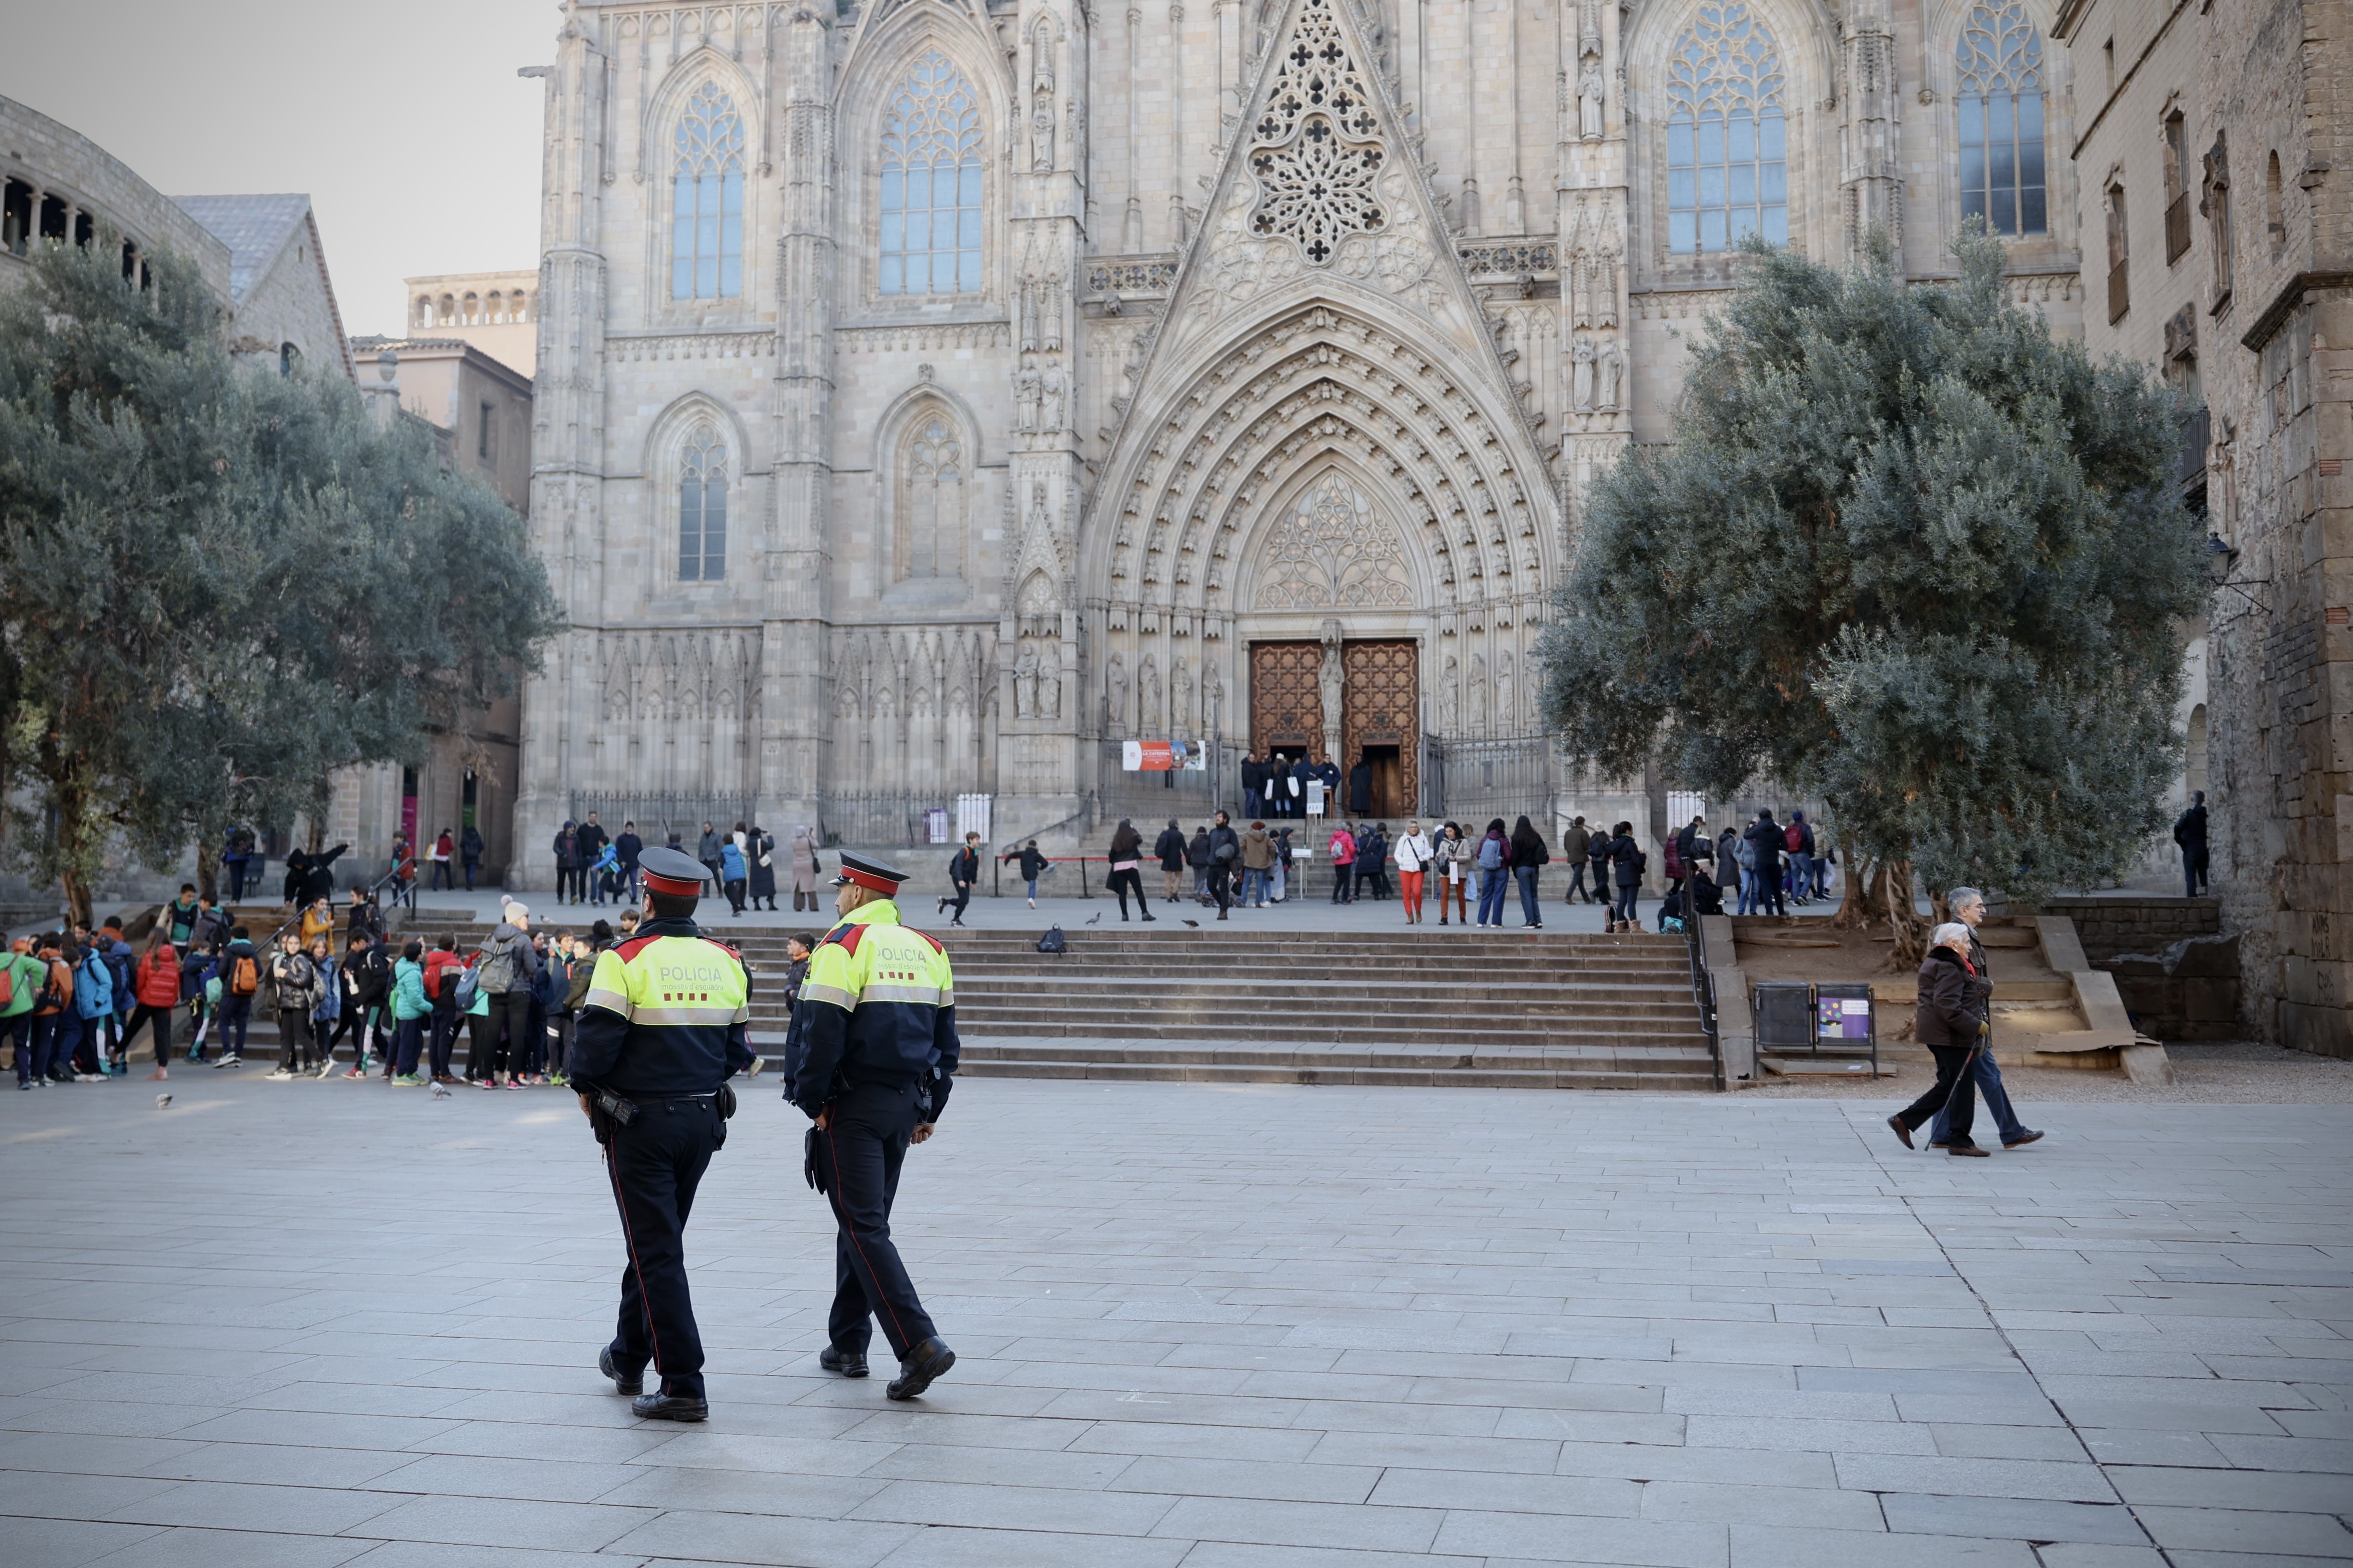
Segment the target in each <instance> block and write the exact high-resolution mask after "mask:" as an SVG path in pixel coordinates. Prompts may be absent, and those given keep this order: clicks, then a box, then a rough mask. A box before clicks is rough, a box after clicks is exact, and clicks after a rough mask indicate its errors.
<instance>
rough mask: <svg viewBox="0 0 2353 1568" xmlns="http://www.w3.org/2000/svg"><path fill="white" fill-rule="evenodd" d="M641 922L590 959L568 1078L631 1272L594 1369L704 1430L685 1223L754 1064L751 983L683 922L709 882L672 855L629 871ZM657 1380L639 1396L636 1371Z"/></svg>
mask: <svg viewBox="0 0 2353 1568" xmlns="http://www.w3.org/2000/svg"><path fill="white" fill-rule="evenodd" d="M638 869H639V870H640V871H641V872H642V873H643V874H644V876H645V882H646V888H647V896H646V906H645V912H646V914H647V916H648V917H649V919H648V920H647V921H646V923H645V924H643V925H641V926H639V927H638V934H637V935H636V936H635V937H634V938H632V939H631V940H629V941H628V942H622V943H620V944H619V945H618V946H616V947H609V948H607V949H606V950H605V951H604V952H601V953H599V954H597V956H596V973H595V977H594V978H593V979H592V980H591V981H590V982H589V985H588V994H587V996H586V999H585V1000H584V1002H583V1004H582V1006H581V1011H580V1021H579V1025H578V1027H577V1029H576V1030H575V1035H574V1041H573V1047H572V1057H571V1062H570V1066H571V1069H572V1072H571V1077H572V1085H573V1087H574V1088H575V1089H577V1090H579V1091H580V1104H581V1108H582V1109H583V1110H586V1111H587V1113H588V1119H589V1121H590V1122H591V1124H592V1125H594V1126H595V1127H596V1141H597V1142H599V1143H601V1144H603V1145H604V1150H605V1173H606V1175H607V1178H608V1179H609V1180H610V1181H611V1183H612V1186H613V1201H614V1203H615V1204H616V1205H617V1206H618V1207H619V1209H620V1212H621V1237H622V1241H623V1243H624V1245H625V1246H626V1247H627V1249H628V1266H627V1267H626V1268H623V1269H622V1271H621V1306H620V1312H619V1315H618V1317H617V1321H616V1323H615V1327H614V1332H613V1339H612V1342H611V1343H609V1344H608V1345H607V1346H606V1347H605V1351H604V1353H603V1354H602V1355H601V1356H599V1357H598V1358H597V1366H598V1368H599V1370H601V1371H602V1372H603V1373H605V1375H606V1376H607V1377H609V1378H611V1379H612V1380H613V1386H614V1387H615V1389H617V1391H618V1392H620V1393H622V1394H633V1395H636V1401H635V1404H634V1405H632V1408H633V1409H634V1410H635V1411H636V1413H637V1414H638V1415H642V1416H648V1417H655V1418H659V1419H664V1420H671V1421H700V1420H702V1419H703V1418H704V1417H705V1416H706V1415H708V1414H709V1406H708V1405H706V1404H705V1402H704V1398H703V1387H702V1336H701V1334H700V1333H699V1332H698V1331H697V1330H696V1328H695V1322H694V1304H693V1301H692V1300H691V1299H690V1297H689V1296H688V1294H687V1286H686V1246H685V1242H686V1220H687V1215H689V1213H691V1211H692V1209H693V1207H694V1193H695V1188H696V1187H697V1186H698V1185H699V1184H701V1183H702V1173H703V1170H704V1168H705V1167H707V1166H708V1165H709V1164H710V1163H711V1156H712V1154H713V1153H715V1152H718V1150H719V1149H720V1148H721V1147H723V1145H724V1144H725V1143H726V1142H727V1118H728V1116H730V1115H731V1114H733V1110H734V1105H735V1094H734V1090H733V1089H730V1088H728V1087H727V1079H729V1078H731V1077H733V1075H734V1074H736V1073H738V1072H741V1071H743V1070H744V1068H748V1067H750V1066H751V1065H752V1050H751V1047H750V1045H749V1044H748V1043H747V1041H746V1038H745V1036H746V1030H747V1028H748V1026H749V1024H750V1021H751V1017H752V1008H751V983H750V980H749V978H748V977H747V976H746V975H745V973H744V964H743V961H742V960H741V959H739V958H738V957H737V956H736V954H735V951H734V950H733V948H730V947H728V946H727V945H725V944H724V943H723V942H714V941H712V939H711V938H709V937H706V936H704V935H703V934H702V931H700V930H698V929H697V928H696V926H695V923H694V921H693V919H692V918H691V917H692V911H693V909H694V900H695V898H696V896H697V895H698V894H699V893H700V892H701V891H702V879H704V878H705V877H707V876H708V875H709V873H708V872H707V871H705V870H704V868H703V867H702V863H701V862H699V861H697V860H695V859H693V858H691V857H689V856H687V855H685V854H683V853H682V852H681V851H678V850H674V849H649V850H647V851H646V852H645V854H644V855H643V857H642V858H640V859H639V861H638ZM648 1365H651V1366H652V1367H653V1369H654V1371H655V1372H656V1373H657V1374H659V1377H660V1379H661V1386H660V1387H659V1389H657V1390H656V1391H654V1392H653V1393H650V1394H648V1393H645V1392H643V1389H644V1386H645V1369H646V1367H647V1366H648Z"/></svg>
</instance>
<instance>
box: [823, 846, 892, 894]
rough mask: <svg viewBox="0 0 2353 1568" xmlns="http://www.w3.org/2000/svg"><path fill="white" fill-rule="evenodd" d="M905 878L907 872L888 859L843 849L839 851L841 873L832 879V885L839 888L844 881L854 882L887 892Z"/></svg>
mask: <svg viewBox="0 0 2353 1568" xmlns="http://www.w3.org/2000/svg"><path fill="white" fill-rule="evenodd" d="M906 879H907V873H905V872H904V871H902V870H901V869H899V868H897V867H896V866H893V865H892V864H891V863H890V862H889V861H888V860H877V859H876V858H874V857H873V856H871V855H860V854H859V853H858V852H857V851H856V850H854V849H845V850H843V851H842V852H841V875H840V876H839V877H836V878H835V879H833V885H834V886H835V887H837V888H839V887H840V886H841V885H842V884H843V883H845V882H849V883H854V884H856V885H857V886H859V887H861V888H871V889H874V890H875V891H876V892H878V893H886V894H887V893H895V892H897V891H898V890H899V884H900V883H902V882H903V881H905V880H906Z"/></svg>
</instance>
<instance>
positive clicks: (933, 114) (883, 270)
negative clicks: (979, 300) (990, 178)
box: [876, 49, 981, 294]
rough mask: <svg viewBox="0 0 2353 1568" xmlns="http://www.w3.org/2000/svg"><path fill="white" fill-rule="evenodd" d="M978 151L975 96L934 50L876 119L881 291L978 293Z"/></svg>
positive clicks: (921, 60)
mask: <svg viewBox="0 0 2353 1568" xmlns="http://www.w3.org/2000/svg"><path fill="white" fill-rule="evenodd" d="M980 153H981V132H980V95H979V94H978V93H976V92H975V91H974V90H973V89H972V84H971V83H969V82H967V81H965V79H964V76H963V73H961V72H960V71H958V70H957V69H956V68H955V66H954V65H953V64H952V63H950V61H949V60H948V58H947V57H946V56H945V55H943V54H941V53H940V52H939V51H938V50H936V49H934V50H932V51H931V52H930V53H928V54H926V55H924V56H923V58H921V59H919V60H917V61H916V62H915V65H914V68H913V70H911V71H910V72H908V74H907V79H906V80H905V81H904V82H903V83H902V84H901V85H900V87H899V89H898V90H897V91H896V92H894V93H892V96H891V106H890V112H889V114H888V115H887V117H886V118H885V119H884V121H883V122H882V180H881V236H880V239H881V247H880V248H881V257H880V268H879V273H878V277H877V280H876V282H877V287H878V288H879V289H881V292H883V293H885V294H971V293H976V292H977V291H978V290H979V289H980V193H981V163H980Z"/></svg>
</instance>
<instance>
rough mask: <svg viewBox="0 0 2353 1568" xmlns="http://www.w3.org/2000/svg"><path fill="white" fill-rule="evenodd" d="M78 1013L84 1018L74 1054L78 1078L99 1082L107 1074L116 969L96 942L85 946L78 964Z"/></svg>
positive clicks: (75, 994)
mask: <svg viewBox="0 0 2353 1568" xmlns="http://www.w3.org/2000/svg"><path fill="white" fill-rule="evenodd" d="M74 1016H76V1017H77V1018H79V1020H80V1021H81V1037H80V1038H79V1040H78V1041H77V1042H76V1043H75V1049H74V1052H73V1056H72V1067H73V1075H74V1078H75V1079H77V1080H78V1081H79V1082H82V1083H96V1082H98V1081H99V1080H100V1079H103V1078H105V1077H106V1057H107V1050H106V1029H107V1025H108V1024H110V1023H111V1022H112V1020H113V1018H114V971H113V970H112V969H111V968H109V967H108V966H107V963H106V955H105V954H104V953H102V952H99V950H98V946H97V943H96V942H92V943H90V945H89V946H86V947H84V948H83V949H82V950H81V961H80V962H79V963H77V964H76V965H75V966H74Z"/></svg>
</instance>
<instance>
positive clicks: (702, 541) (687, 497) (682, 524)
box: [678, 426, 727, 583]
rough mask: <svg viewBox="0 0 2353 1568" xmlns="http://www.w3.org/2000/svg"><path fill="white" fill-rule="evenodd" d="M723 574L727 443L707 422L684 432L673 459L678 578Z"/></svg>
mask: <svg viewBox="0 0 2353 1568" xmlns="http://www.w3.org/2000/svg"><path fill="white" fill-rule="evenodd" d="M726 575H727V444H726V443H725V442H723V441H722V440H721V439H720V438H719V434H718V432H717V431H715V430H712V428H711V427H710V426H702V428H700V429H698V430H696V431H695V432H694V434H692V435H691V436H689V437H687V438H686V445H685V447H683V448H681V451H680V453H679V465H678V580H679V581H680V582H681V583H716V582H718V581H719V580H720V579H721V578H723V577H724V576H726Z"/></svg>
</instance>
